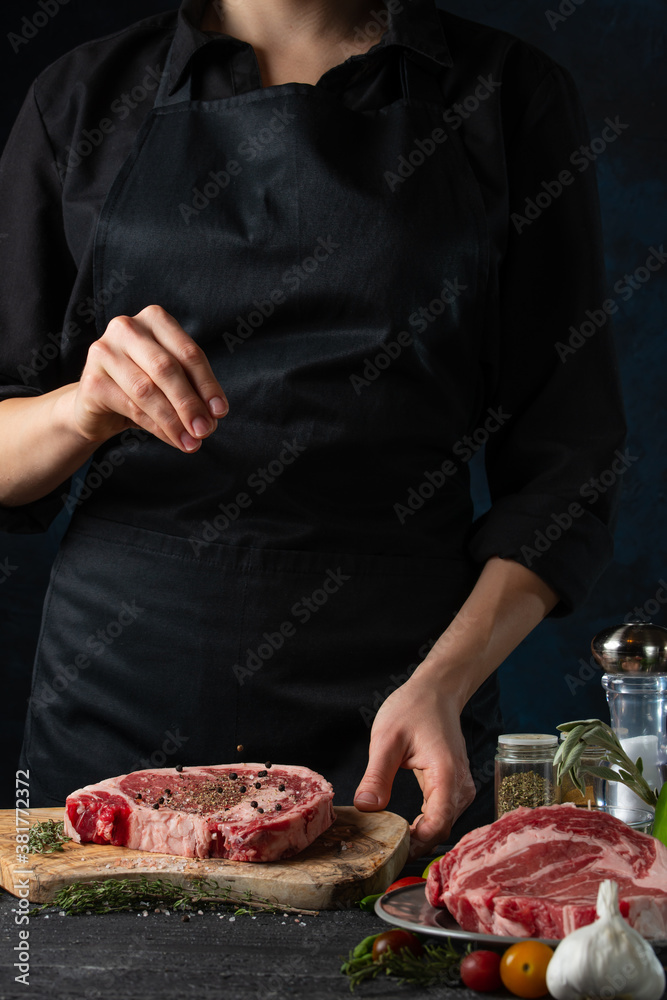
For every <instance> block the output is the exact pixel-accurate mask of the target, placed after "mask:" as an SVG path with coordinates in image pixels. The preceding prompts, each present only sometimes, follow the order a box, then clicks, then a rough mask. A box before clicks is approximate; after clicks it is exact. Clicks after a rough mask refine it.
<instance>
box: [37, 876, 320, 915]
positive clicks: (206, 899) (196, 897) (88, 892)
mask: <svg viewBox="0 0 667 1000" xmlns="http://www.w3.org/2000/svg"><path fill="white" fill-rule="evenodd" d="M200 903H207V904H211V905H213V906H214V905H217V904H221V905H223V906H229V907H234V908H235V909H234V915H235V916H238V915H242V914H252V913H256V912H260V911H263V912H268V913H288V912H289V913H302V914H315V913H316V912H317V911H316V910H304V909H298V910H297V909H294V908H292V907H287V906H278V905H277V904H275V903H272V902H271V901H270V900H268V899H265V898H264V897H262V896H254V895H253V894H252V892H251V890H250V889H246V890H244V891H243V892H242V893H238V892H234V891H233V890H232V889H231V887H229V886H220V885H218V883H217V882H216V881H215V880H214V879H206V878H202V877H200V876H194V877H193V878H192V879H191V883H190V885H189V886H182V885H174V883H173V882H168V881H166V880H165V879H159V878H157V879H151V878H148V877H147V876H146V875H140V876H139V877H138V878H124V879H115V878H110V879H95V880H93V881H90V882H73V883H72V884H71V885H68V886H65V887H64V888H63V889H59V890H58V892H57V893H56V894H55V896H54V897H53V899H52V900H51V902H49V903H44V904H43V905H42V906H40V907H38V908H37V909H36V910H33V911H32V912H33V913H35V912H39V911H40V910H44V909H47V908H48V907H57V908H58V909H59V910H62V911H64V912H65V913H67V914H69V915H74V914H77V913H120V912H122V911H125V910H144V909H146V908H148V907H150V908H156V907H159V908H168V909H170V910H187V909H192V907H193V906H195V905H197V904H200Z"/></svg>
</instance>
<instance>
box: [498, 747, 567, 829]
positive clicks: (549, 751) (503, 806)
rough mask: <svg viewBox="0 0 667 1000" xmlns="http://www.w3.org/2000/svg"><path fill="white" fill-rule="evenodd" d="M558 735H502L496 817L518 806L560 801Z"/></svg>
mask: <svg viewBox="0 0 667 1000" xmlns="http://www.w3.org/2000/svg"><path fill="white" fill-rule="evenodd" d="M557 748H558V738H557V737H556V736H551V735H549V734H547V733H512V734H509V735H505V736H499V737H498V752H497V754H496V774H495V789H496V819H499V818H500V817H501V816H502V815H503V813H506V812H509V811H510V810H511V809H516V808H517V806H528V807H529V808H531V809H534V808H536V807H537V806H550V805H552V804H553V803H554V802H555V801H556V783H555V780H554V779H555V775H554V757H555V755H556V750H557Z"/></svg>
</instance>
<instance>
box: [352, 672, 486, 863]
mask: <svg viewBox="0 0 667 1000" xmlns="http://www.w3.org/2000/svg"><path fill="white" fill-rule="evenodd" d="M459 702H460V698H458V697H456V695H455V692H453V691H452V690H450V689H448V686H447V685H446V684H444V683H443V684H438V683H437V682H436V680H434V678H433V676H432V675H431V674H429V672H428V671H426V670H424V671H423V672H422V673H420V671H419V669H418V670H417V671H415V673H414V674H413V675H412V676H411V677H410V678H409V679H408V680H407V681H406V682H405V684H402V685H401V687H399V688H398V689H397V690H396V691H394V692H393V694H391V695H390V696H389V697H388V698H387V699H386V701H384V702H383V704H382V705H381V706H380V709H379V711H378V713H377V715H376V716H375V720H374V722H373V728H372V730H371V740H370V748H369V758H368V767H367V768H366V771H365V773H364V776H363V778H362V779H361V782H360V783H359V787H358V789H357V792H356V795H355V798H354V804H355V806H356V807H357V809H362V810H376V809H385V808H386V807H387V804H388V802H389V798H390V795H391V788H392V784H393V781H394V778H395V777H396V772H397V771H398V768H399V767H403V768H410V769H412V770H413V771H414V772H415V776H416V778H417V780H418V781H419V784H420V786H421V790H422V793H423V796H424V804H423V806H422V811H421V813H420V814H419V816H417V817H416V818H415V820H414V822H413V823H412V824H411V826H410V856H411V857H412V858H417V857H420V856H421V855H423V854H428V853H429V852H430V851H432V849H433V848H434V847H435V846H436V844H439V843H443V842H446V839H447V836H448V835H449V831H450V829H451V827H452V825H453V823H454V822H455V820H456V819H458V817H459V816H460V815H461V813H462V812H463V810H464V809H466V808H467V807H468V806H469V805H470V803H471V802H472V800H473V799H474V797H475V786H474V784H473V780H472V776H471V774H470V767H469V765H468V757H467V754H466V746H465V741H464V739H463V734H462V732H461V722H460V708H461V707H462V706H460V705H459ZM364 795H367V796H370V798H368V799H367V800H366V799H364V798H363V796H364Z"/></svg>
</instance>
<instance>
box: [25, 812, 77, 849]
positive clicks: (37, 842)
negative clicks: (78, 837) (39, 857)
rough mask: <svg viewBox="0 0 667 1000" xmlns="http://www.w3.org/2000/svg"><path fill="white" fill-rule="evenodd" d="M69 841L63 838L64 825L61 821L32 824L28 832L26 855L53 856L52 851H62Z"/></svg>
mask: <svg viewBox="0 0 667 1000" xmlns="http://www.w3.org/2000/svg"><path fill="white" fill-rule="evenodd" d="M71 839H72V838H71V837H66V836H65V824H64V823H63V821H62V820H60V822H56V820H54V819H45V820H41V821H40V822H38V823H33V825H32V826H31V827H30V830H29V832H28V853H29V854H53V852H54V851H62V849H63V844H66V843H67V841H68V840H71Z"/></svg>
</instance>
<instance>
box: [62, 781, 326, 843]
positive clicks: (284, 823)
mask: <svg viewBox="0 0 667 1000" xmlns="http://www.w3.org/2000/svg"><path fill="white" fill-rule="evenodd" d="M333 795H334V792H333V788H332V787H331V785H330V784H329V782H328V781H326V780H325V779H324V778H323V777H322V775H321V774H316V773H315V771H311V770H309V768H307V767H295V766H292V765H287V764H273V765H271V764H215V765H211V766H209V767H184V768H179V769H177V768H173V767H165V768H157V769H156V768H153V769H150V770H147V771H134V772H133V773H132V774H121V775H119V776H118V777H117V778H107V779H106V780H105V781H100V782H99V783H98V784H96V785H86V786H85V788H80V789H79V790H78V791H76V792H72V794H71V795H68V796H67V801H66V804H65V832H66V833H67V834H68V835H69V836H70V837H72V838H73V839H74V840H75V841H77V842H79V843H81V842H87V841H92V842H93V843H95V844H116V845H119V846H124V847H132V848H134V849H135V850H137V851H156V852H159V853H161V854H180V855H183V856H184V857H193V858H229V859H230V860H232V861H278V860H279V859H281V858H289V857H291V856H292V855H293V854H298V853H299V851H302V850H303V849H304V847H308V845H309V844H312V842H313V841H314V840H315V838H316V837H318V836H319V835H320V834H321V833H322V832H323V831H324V830H326V829H328V827H330V826H331V824H332V823H333V821H334V819H335V815H334V811H333V805H332V802H331V800H332V799H333Z"/></svg>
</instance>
